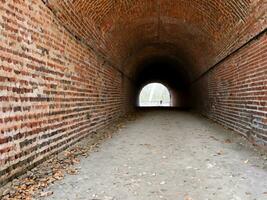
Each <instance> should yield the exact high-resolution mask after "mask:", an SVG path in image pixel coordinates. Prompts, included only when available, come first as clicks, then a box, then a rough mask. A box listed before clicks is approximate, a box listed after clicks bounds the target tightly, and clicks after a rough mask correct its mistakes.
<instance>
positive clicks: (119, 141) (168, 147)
mask: <svg viewBox="0 0 267 200" xmlns="http://www.w3.org/2000/svg"><path fill="white" fill-rule="evenodd" d="M76 167H77V168H79V174H78V175H67V176H66V177H65V178H64V179H63V180H61V181H59V182H56V183H55V184H54V185H52V186H50V188H48V189H47V190H48V191H52V192H53V194H52V195H50V196H48V197H46V198H42V199H47V200H50V199H51V200H55V199H56V200H67V199H69V200H76V199H77V200H78V199H86V200H157V199H166V200H180V199H181V200H208V199H210V200H215V199H216V200H254V199H257V200H266V199H267V159H266V153H263V152H260V151H259V150H257V149H254V148H253V147H252V145H250V144H249V143H248V142H246V141H245V140H244V139H243V138H241V137H240V136H238V135H237V134H233V133H232V132H230V131H228V130H225V129H224V128H222V127H221V126H219V125H217V124H214V123H212V122H211V121H209V120H207V119H204V118H202V117H200V116H198V115H194V114H192V113H187V112H181V111H179V112H177V111H150V112H145V113H142V114H141V115H140V116H139V117H138V118H137V119H136V120H134V121H130V122H128V123H127V124H125V126H124V127H123V128H122V129H120V130H119V133H117V134H115V136H114V137H113V138H110V139H108V140H106V141H105V142H104V143H103V144H101V146H100V148H99V149H98V152H94V153H92V154H91V155H90V156H89V157H87V158H82V159H81V162H80V164H78V165H77V166H76Z"/></svg>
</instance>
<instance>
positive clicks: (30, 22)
mask: <svg viewBox="0 0 267 200" xmlns="http://www.w3.org/2000/svg"><path fill="white" fill-rule="evenodd" d="M129 84H130V82H129V80H127V78H126V77H123V75H122V74H121V73H120V72H118V71H117V70H116V69H115V68H114V66H110V65H109V64H108V62H107V61H105V60H103V59H101V58H99V57H98V56H97V54H96V53H94V52H93V51H90V50H89V48H87V46H85V45H83V44H82V43H80V42H79V41H77V40H76V39H75V38H74V37H72V36H71V34H69V33H68V32H66V30H65V29H64V28H62V27H61V26H60V25H59V24H58V21H57V20H56V19H55V17H54V15H53V14H52V13H51V12H50V10H49V9H48V8H47V7H46V6H45V5H44V4H43V3H42V1H39V0H38V1H21V0H14V1H9V0H0V184H1V183H3V182H4V181H6V180H8V179H9V178H10V177H12V176H14V175H15V174H17V173H20V172H22V171H23V170H24V169H26V168H27V167H29V166H33V164H35V163H37V162H38V161H40V160H42V159H43V158H45V157H47V156H48V155H50V154H51V153H53V152H56V151H58V150H60V149H62V148H64V147H66V146H67V145H69V144H71V143H73V142H75V141H77V140H79V139H80V138H82V137H84V136H86V135H87V134H90V132H92V131H96V130H97V129H99V128H102V127H104V126H106V125H107V124H109V123H110V122H112V121H113V120H114V119H116V118H117V117H118V116H119V115H121V114H122V113H124V112H125V111H126V106H127V102H125V98H124V97H125V95H126V94H125V93H124V91H125V90H126V88H127V87H129Z"/></svg>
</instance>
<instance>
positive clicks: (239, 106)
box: [192, 32, 267, 148]
mask: <svg viewBox="0 0 267 200" xmlns="http://www.w3.org/2000/svg"><path fill="white" fill-rule="evenodd" d="M266 58H267V34H266V32H265V33H262V34H261V35H259V36H258V37H257V38H255V39H254V40H252V41H251V42H250V43H248V44H247V45H246V46H244V47H243V48H241V49H239V50H238V51H237V52H235V53H234V54H232V55H230V56H229V57H228V58H226V59H225V60H224V61H223V62H221V63H219V64H218V65H217V66H215V67H214V68H213V69H211V70H210V71H208V72H207V73H206V74H205V75H204V76H203V77H202V78H200V79H199V80H198V81H197V82H195V83H194V84H193V86H192V99H195V100H196V101H195V102H193V104H194V105H195V107H196V108H197V109H198V110H199V111H200V112H201V113H202V114H203V115H205V116H207V117H209V118H210V119H212V120H215V121H216V122H218V123H220V124H222V125H224V126H225V127H227V128H230V129H232V130H234V131H237V132H238V133H240V134H242V135H244V136H245V137H247V138H248V139H250V140H251V141H252V142H254V143H256V144H258V145H261V146H263V147H265V148H266V147H267V62H266ZM195 97H201V98H195Z"/></svg>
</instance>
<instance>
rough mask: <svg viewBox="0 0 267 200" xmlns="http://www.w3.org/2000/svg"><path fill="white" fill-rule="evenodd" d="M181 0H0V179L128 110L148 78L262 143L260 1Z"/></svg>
mask: <svg viewBox="0 0 267 200" xmlns="http://www.w3.org/2000/svg"><path fill="white" fill-rule="evenodd" d="M114 2H116V4H114ZM188 2H189V1H188V0H179V1H177V0H173V1H172V0H169V1H166V0H158V1H156V0H147V1H144V0H133V1H132V0H129V1H124V0H122V1H111V0H105V1H91V0H90V1H89V0H88V1H82V0H76V1H61V0H49V1H46V0H44V1H41V0H35V1H6V0H0V36H1V37H0V62H1V63H0V89H1V95H0V103H1V107H0V134H1V135H0V154H1V157H0V184H2V183H5V182H6V181H8V180H10V179H11V178H13V177H14V176H16V175H18V174H20V173H22V172H23V171H24V170H26V169H28V168H30V167H33V166H34V165H36V164H38V163H40V162H42V159H45V158H47V157H48V156H49V155H51V154H52V153H55V152H57V151H60V150H62V149H63V148H65V147H67V146H69V145H71V144H73V143H74V142H76V141H77V140H79V139H81V138H83V137H85V136H86V135H88V134H90V133H91V132H93V131H97V130H98V129H100V128H103V127H105V126H107V125H108V124H110V123H111V122H113V121H114V120H116V119H117V118H118V117H119V116H121V115H123V114H124V113H127V112H129V111H132V110H133V109H134V106H135V102H136V101H135V99H136V95H137V93H138V90H139V88H140V86H141V85H142V84H145V83H146V82H147V81H159V82H162V83H165V84H166V85H168V86H169V87H170V88H171V90H172V91H173V92H174V94H179V91H182V93H183V94H185V95H184V96H185V98H183V99H184V101H185V102H186V103H188V102H190V104H186V105H185V106H191V107H193V108H197V109H198V110H199V111H200V112H201V113H202V114H204V115H205V116H208V117H210V118H211V119H213V120H216V121H217V122H219V123H221V124H223V125H225V126H226V127H228V128H231V129H233V130H235V131H237V132H239V133H241V134H243V135H245V136H247V137H248V138H250V139H251V140H253V141H254V142H256V143H257V144H260V145H266V141H267V136H266V124H267V120H266V118H267V108H266V107H267V105H266V102H267V99H266V96H267V90H266V85H267V83H266V74H267V62H266V57H267V55H266V52H267V49H266V46H267V42H266V41H267V39H266V27H267V23H266V15H267V12H266V10H267V8H266V4H264V1H261V0H257V1H247V0H242V1H241V0H240V1H234V0H230V1H223V2H222V1H220V0H212V1H206V0H203V1H202V0H192V1H190V3H188ZM73 13H75V14H73ZM260 33H261V34H260ZM256 36H258V37H256ZM228 55H229V56H228ZM161 66H165V67H164V70H163V69H162V67H161Z"/></svg>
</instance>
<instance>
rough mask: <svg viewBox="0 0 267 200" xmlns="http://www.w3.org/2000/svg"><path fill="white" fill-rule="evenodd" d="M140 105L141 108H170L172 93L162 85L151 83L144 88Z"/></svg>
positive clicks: (140, 95)
mask: <svg viewBox="0 0 267 200" xmlns="http://www.w3.org/2000/svg"><path fill="white" fill-rule="evenodd" d="M138 105H139V107H170V106H171V95H170V92H169V90H168V88H167V87H166V86H164V85H163V84H161V83H149V84H147V85H145V86H144V87H143V88H142V90H141V92H140V94H139V104H138Z"/></svg>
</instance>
